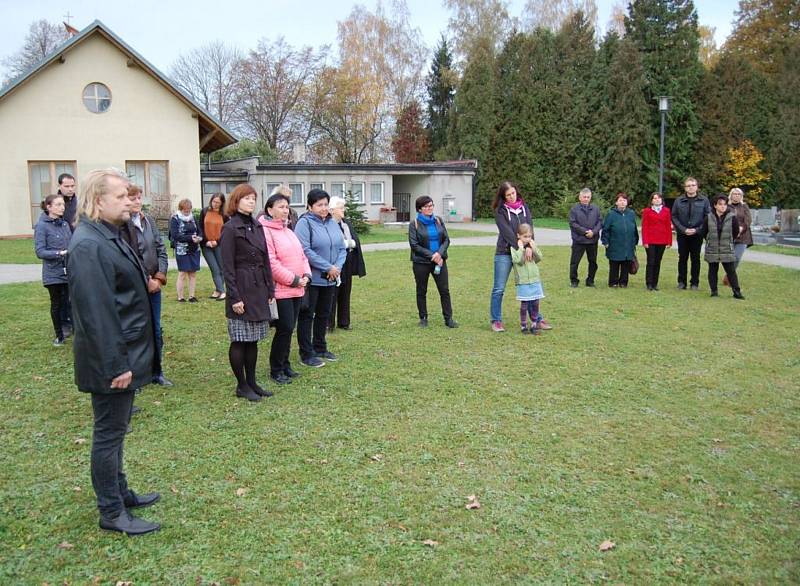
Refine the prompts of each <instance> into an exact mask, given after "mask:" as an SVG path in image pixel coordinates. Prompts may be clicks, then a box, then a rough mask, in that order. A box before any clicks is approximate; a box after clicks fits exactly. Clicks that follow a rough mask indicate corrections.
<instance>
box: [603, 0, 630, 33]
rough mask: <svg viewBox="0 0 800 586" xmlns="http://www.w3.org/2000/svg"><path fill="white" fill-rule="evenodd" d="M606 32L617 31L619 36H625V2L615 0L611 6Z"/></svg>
mask: <svg viewBox="0 0 800 586" xmlns="http://www.w3.org/2000/svg"><path fill="white" fill-rule="evenodd" d="M606 32H615V33H617V35H619V38H623V37H624V36H625V4H624V3H623V2H622V1H621V0H617V2H614V5H613V6H612V7H611V16H609V17H608V24H607V25H606Z"/></svg>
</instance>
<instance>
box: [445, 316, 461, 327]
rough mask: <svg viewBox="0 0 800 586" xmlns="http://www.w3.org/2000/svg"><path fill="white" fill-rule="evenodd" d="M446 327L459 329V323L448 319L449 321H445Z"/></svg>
mask: <svg viewBox="0 0 800 586" xmlns="http://www.w3.org/2000/svg"><path fill="white" fill-rule="evenodd" d="M444 325H446V326H447V327H448V328H457V327H458V322H457V321H456V320H454V319H453V318H448V319H446V320H444Z"/></svg>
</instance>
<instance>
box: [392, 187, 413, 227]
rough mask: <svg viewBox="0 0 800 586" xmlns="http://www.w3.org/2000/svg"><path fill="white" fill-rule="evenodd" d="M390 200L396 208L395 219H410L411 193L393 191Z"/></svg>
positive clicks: (404, 220) (403, 220) (407, 220)
mask: <svg viewBox="0 0 800 586" xmlns="http://www.w3.org/2000/svg"><path fill="white" fill-rule="evenodd" d="M392 201H393V202H394V207H396V208H397V221H398V222H409V221H410V220H411V194H410V193H393V194H392Z"/></svg>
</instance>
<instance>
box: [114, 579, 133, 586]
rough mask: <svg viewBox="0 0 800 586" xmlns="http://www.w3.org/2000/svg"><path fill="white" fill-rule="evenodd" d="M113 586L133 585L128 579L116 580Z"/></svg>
mask: <svg viewBox="0 0 800 586" xmlns="http://www.w3.org/2000/svg"><path fill="white" fill-rule="evenodd" d="M114 586H133V582H129V581H128V580H117V581H116V583H115V584H114Z"/></svg>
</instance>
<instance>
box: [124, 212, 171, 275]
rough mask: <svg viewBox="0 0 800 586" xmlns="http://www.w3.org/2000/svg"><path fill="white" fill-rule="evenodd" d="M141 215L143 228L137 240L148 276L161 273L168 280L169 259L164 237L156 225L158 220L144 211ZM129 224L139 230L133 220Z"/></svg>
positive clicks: (133, 228) (131, 227)
mask: <svg viewBox="0 0 800 586" xmlns="http://www.w3.org/2000/svg"><path fill="white" fill-rule="evenodd" d="M139 215H140V216H141V217H142V230H141V231H140V232H139V234H138V238H137V240H138V243H139V255H140V256H141V257H142V264H143V265H144V270H145V271H147V274H148V276H150V277H156V275H157V274H160V275H161V276H163V277H164V281H166V277H167V269H168V267H169V259H168V257H167V247H166V246H165V245H164V239H163V238H162V237H161V232H160V231H159V229H158V226H156V221H155V220H154V219H153V218H152V217H151V216H148V215H147V214H144V213H140V214H139ZM128 226H129V228H130V229H132V230H138V228H136V225H135V224H134V223H133V220H131V221H130V222H129V223H128ZM159 280H161V279H159Z"/></svg>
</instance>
